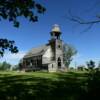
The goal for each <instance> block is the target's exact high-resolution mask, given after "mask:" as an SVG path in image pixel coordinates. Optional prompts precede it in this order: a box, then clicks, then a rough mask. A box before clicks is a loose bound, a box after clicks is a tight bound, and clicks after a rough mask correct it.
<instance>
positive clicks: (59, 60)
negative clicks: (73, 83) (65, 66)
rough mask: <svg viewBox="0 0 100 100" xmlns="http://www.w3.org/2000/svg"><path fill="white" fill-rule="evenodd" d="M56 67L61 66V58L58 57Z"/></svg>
mask: <svg viewBox="0 0 100 100" xmlns="http://www.w3.org/2000/svg"><path fill="white" fill-rule="evenodd" d="M58 68H59V69H60V68H61V59H60V57H59V58H58Z"/></svg>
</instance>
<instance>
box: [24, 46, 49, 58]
mask: <svg viewBox="0 0 100 100" xmlns="http://www.w3.org/2000/svg"><path fill="white" fill-rule="evenodd" d="M48 47H49V46H48V45H43V46H40V47H37V48H32V49H31V50H30V51H29V52H28V53H27V54H26V55H25V56H24V58H29V57H33V56H39V55H43V54H44V53H45V51H46V50H47V49H48Z"/></svg>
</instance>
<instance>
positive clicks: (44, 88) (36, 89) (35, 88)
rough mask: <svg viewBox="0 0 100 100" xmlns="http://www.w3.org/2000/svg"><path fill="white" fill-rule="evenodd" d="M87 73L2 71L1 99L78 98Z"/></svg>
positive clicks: (68, 99) (53, 99) (47, 99)
mask: <svg viewBox="0 0 100 100" xmlns="http://www.w3.org/2000/svg"><path fill="white" fill-rule="evenodd" d="M86 79H87V74H86V73H81V72H66V73H47V72H28V73H23V72H14V71H12V72H0V100H78V99H79V98H80V97H81V94H82V93H83V92H84V89H83V87H85V85H84V83H85V82H86Z"/></svg>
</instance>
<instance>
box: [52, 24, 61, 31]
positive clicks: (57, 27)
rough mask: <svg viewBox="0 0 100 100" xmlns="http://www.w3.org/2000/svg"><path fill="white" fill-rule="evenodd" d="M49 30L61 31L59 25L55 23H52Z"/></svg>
mask: <svg viewBox="0 0 100 100" xmlns="http://www.w3.org/2000/svg"><path fill="white" fill-rule="evenodd" d="M51 32H61V31H60V27H59V25H57V24H55V25H53V28H52V30H51Z"/></svg>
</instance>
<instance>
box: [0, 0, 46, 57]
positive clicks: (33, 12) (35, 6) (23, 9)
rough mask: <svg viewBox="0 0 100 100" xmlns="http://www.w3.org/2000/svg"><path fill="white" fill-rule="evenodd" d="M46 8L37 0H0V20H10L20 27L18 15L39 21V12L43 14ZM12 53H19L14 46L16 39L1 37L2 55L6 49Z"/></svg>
mask: <svg viewBox="0 0 100 100" xmlns="http://www.w3.org/2000/svg"><path fill="white" fill-rule="evenodd" d="M45 10H46V9H45V8H44V7H43V6H42V5H41V4H39V3H37V1H35V0H0V21H2V20H9V22H12V23H13V25H14V27H17V28H18V27H19V25H20V22H19V21H18V17H22V16H23V17H25V18H26V19H28V20H29V21H31V22H36V21H38V14H43V13H44V12H45ZM6 49H8V50H9V51H11V53H17V52H18V49H17V47H16V46H14V41H11V40H8V39H2V38H1V39H0V56H3V55H4V53H5V50H6Z"/></svg>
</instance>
